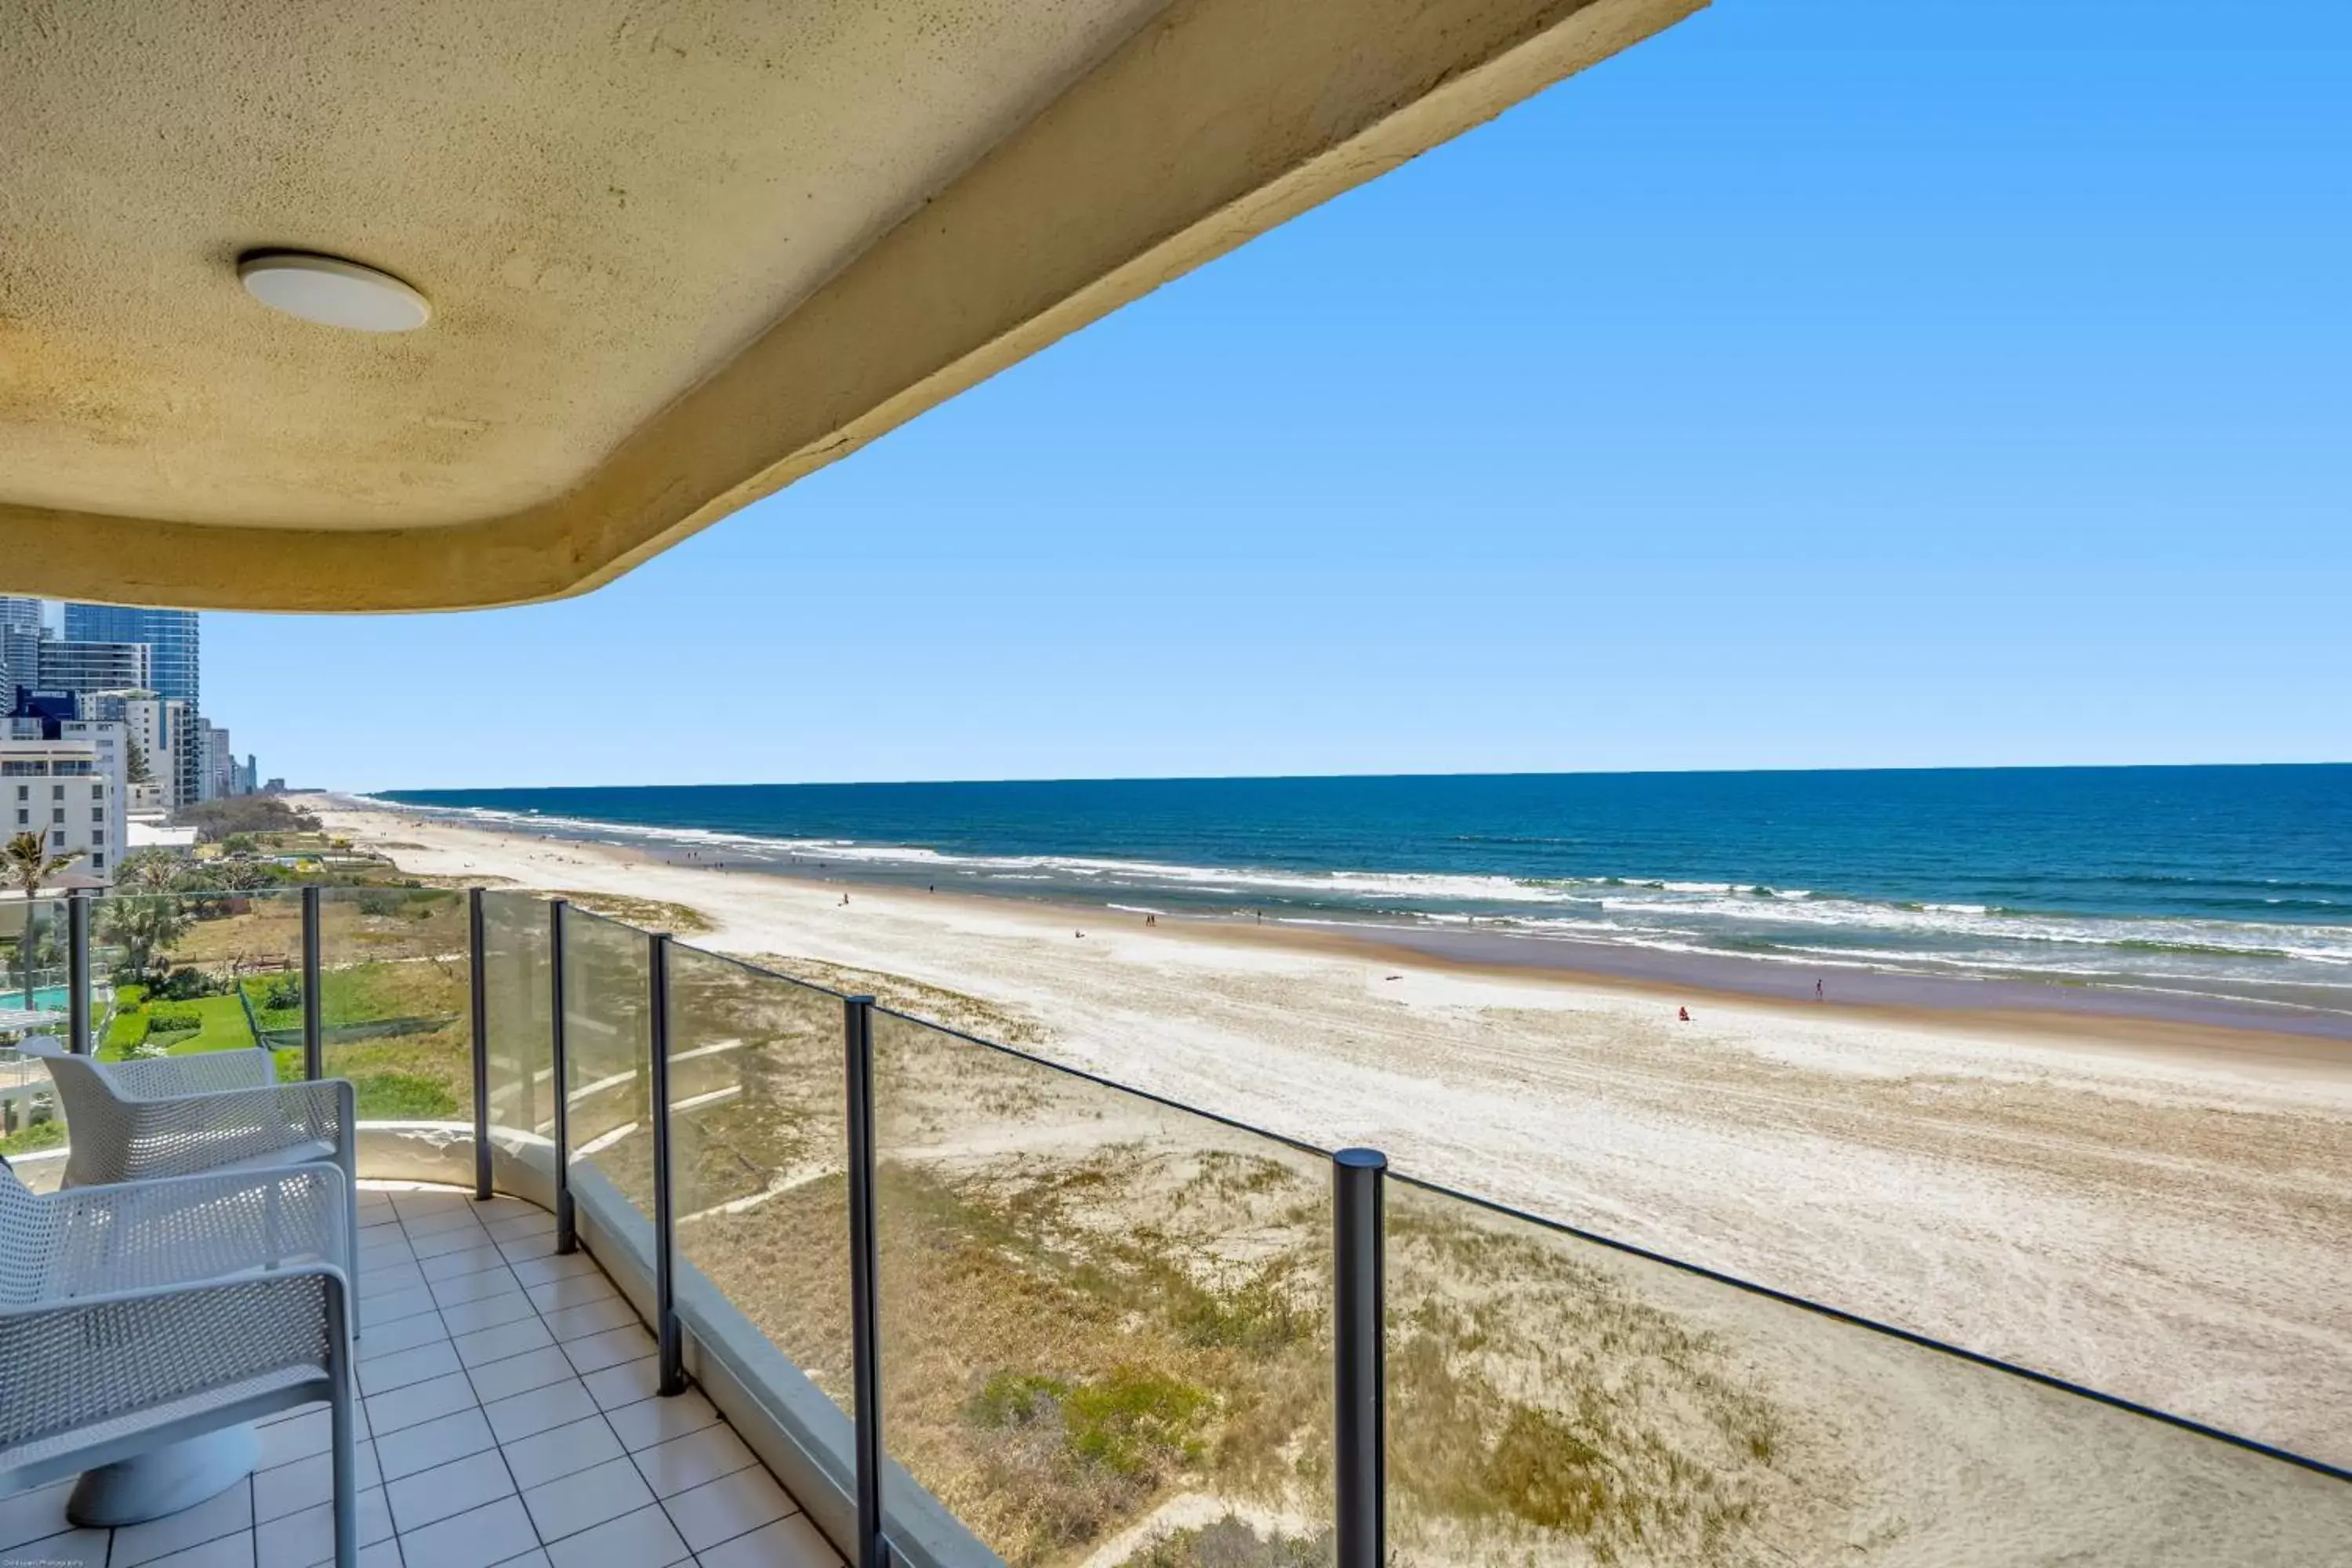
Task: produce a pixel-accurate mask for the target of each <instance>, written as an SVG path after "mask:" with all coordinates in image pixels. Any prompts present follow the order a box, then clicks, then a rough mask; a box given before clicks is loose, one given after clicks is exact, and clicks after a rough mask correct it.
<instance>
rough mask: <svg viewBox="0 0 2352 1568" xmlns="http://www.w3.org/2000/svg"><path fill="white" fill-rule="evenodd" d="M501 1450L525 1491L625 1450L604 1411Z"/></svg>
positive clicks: (615, 1455)
mask: <svg viewBox="0 0 2352 1568" xmlns="http://www.w3.org/2000/svg"><path fill="white" fill-rule="evenodd" d="M499 1451H500V1453H502V1454H503V1455H504V1456H505V1458H506V1461H507V1468H508V1470H509V1471H510V1472H512V1474H513V1476H514V1479H515V1485H517V1486H519V1487H520V1488H521V1489H523V1490H524V1491H525V1492H529V1491H530V1489H531V1488H533V1487H536V1486H544V1485H545V1484H546V1483H547V1482H549V1481H552V1480H557V1479H561V1478H562V1477H564V1476H568V1475H571V1474H572V1472H574V1471H576V1470H584V1469H587V1468H589V1467H590V1466H592V1465H601V1464H604V1463H605V1462H606V1461H608V1460H612V1459H617V1458H620V1457H621V1453H622V1449H621V1440H620V1439H619V1438H618V1437H615V1436H613V1429H612V1428H611V1427H610V1426H605V1425H604V1417H603V1416H602V1415H591V1416H589V1417H588V1418H587V1419H586V1420H584V1421H573V1422H570V1423H568V1424H566V1425H564V1426H554V1427H550V1428H549V1429H548V1430H547V1431H544V1432H535V1433H533V1434H532V1435H531V1436H528V1437H520V1438H517V1439H516V1440H515V1441H513V1442H511V1443H509V1444H507V1445H505V1446H504V1447H502V1448H501V1449H500V1450H499Z"/></svg>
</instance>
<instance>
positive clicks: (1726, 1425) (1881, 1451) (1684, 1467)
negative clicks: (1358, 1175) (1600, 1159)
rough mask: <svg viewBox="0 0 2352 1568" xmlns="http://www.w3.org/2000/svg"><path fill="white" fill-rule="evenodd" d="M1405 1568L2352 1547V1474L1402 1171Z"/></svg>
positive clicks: (2243, 1556) (2166, 1558) (1981, 1564)
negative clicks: (1484, 1201)
mask: <svg viewBox="0 0 2352 1568" xmlns="http://www.w3.org/2000/svg"><path fill="white" fill-rule="evenodd" d="M1386 1275H1387V1289H1388V1300H1387V1314H1388V1334H1389V1340H1388V1389H1389V1403H1388V1467H1387V1468H1388V1519H1389V1549H1390V1562H1391V1563H1393V1564H1394V1565H1395V1568H1488V1565H1491V1564H1495V1563H1511V1564H1515V1565H1517V1564H1525V1565H1528V1568H1550V1565H1552V1564H1559V1568H1569V1565H1571V1564H1574V1565H1577V1568H1582V1565H1584V1564H1588V1563H1617V1564H1623V1565H1625V1568H1682V1565H1685V1564H1692V1563H1743V1564H1744V1563H1757V1564H1766V1563H1855V1564H1872V1565H1877V1564H1884V1565H1886V1568H1895V1565H1897V1564H1933V1565H1936V1568H2015V1565H2016V1564H2020V1563H2081V1564H2084V1565H2086V1568H2142V1565H2145V1564H2148V1563H2198V1564H2200V1568H2272V1565H2277V1568H2288V1565H2298V1568H2300V1565H2308V1568H2318V1565H2319V1564H2322V1563H2338V1562H2342V1561H2344V1558H2343V1557H2342V1556H2341V1555H2340V1554H2341V1553H2342V1552H2343V1550H2344V1547H2345V1543H2346V1542H2352V1486H2347V1485H2346V1484H2345V1483H2343V1482H2341V1481H2338V1480H2335V1479H2330V1478H2328V1477H2326V1476H2323V1475H2319V1474H2316V1473H2315V1472H2313V1471H2310V1470H2307V1469H2305V1468H2300V1467H2297V1466H2294V1465H2292V1464H2289V1463H2286V1462H2284V1461H2282V1460H2279V1459H2276V1458H2270V1457H2268V1456H2265V1455H2263V1454H2260V1453H2255V1452H2251V1451H2249V1450H2247V1449H2244V1448H2242V1447H2237V1446H2235V1445H2232V1444H2229V1443H2224V1442H2221V1441H2220V1440H2218V1439H2215V1438H2211V1437H2208V1436H2202V1435H2200V1434H2198V1433H2195V1432H2190V1431H2186V1430H2183V1429H2182V1428H2180V1427H2178V1426H2172V1425H2170V1424H2168V1423H2165V1422H2160V1421H2157V1420H2153V1419H2150V1418H2149V1417H2147V1416H2145V1415H2137V1414H2135V1413H2132V1412H2128V1411H2126V1410H2122V1409H2118V1408H2116V1406H2113V1405H2107V1404H2105V1403H2103V1402H2100V1401H2097V1400H2094V1399H2089V1398H2085V1397H2084V1396H2081V1395H2079V1394H2071V1393H2067V1392H2065V1391H2063V1390H2061V1389H2057V1388H2053V1387H2051V1386H2050V1385H2048V1384H2042V1383H2040V1382H2037V1381H2035V1380H2032V1379H2029V1378H2025V1377H2021V1376H2018V1375H2016V1374H2014V1373H2008V1372H2004V1371H2001V1370H1999V1369H1997V1368H1993V1367H1989V1366H1986V1365H1984V1364H1982V1363H1977V1362H1973V1361H1970V1360H1969V1359H1967V1358H1965V1357H1961V1356H1957V1355H1952V1354H1949V1353H1948V1352H1942V1351H1938V1350H1936V1349H1933V1348H1930V1347H1927V1346H1924V1345H1922V1344H1919V1343H1917V1342H1913V1341H1909V1340H1906V1339H1904V1338H1902V1337H1900V1336H1897V1335H1893V1334H1887V1333H1884V1332H1880V1331H1875V1330H1873V1329H1870V1328H1867V1327H1864V1326H1861V1325H1858V1324H1855V1323H1853V1322H1852V1321H1846V1320H1842V1319H1839V1318H1835V1317H1832V1316H1828V1315H1825V1314H1822V1313H1819V1312H1815V1311H1811V1310H1807V1309H1805V1308H1802V1307H1800V1306H1796V1305H1794V1304H1791V1303H1790V1302H1787V1301H1783V1300H1777V1299H1774V1298H1771V1297H1768V1296H1763V1295H1759V1294H1757V1293H1754V1292H1751V1291H1748V1290H1746V1289H1740V1288H1739V1287H1738V1286H1735V1285H1732V1284H1729V1283H1727V1282H1725V1281H1723V1280H1720V1279H1714V1278H1711V1277H1708V1276H1706V1275H1701V1274H1696V1273H1693V1272H1690V1271H1687V1270H1685V1269H1682V1268H1676V1267H1674V1266H1673V1265H1670V1264H1666V1263H1663V1262H1659V1261H1656V1260H1654V1259H1651V1258H1643V1257H1641V1256H1638V1255H1634V1254H1629V1253H1626V1252H1623V1251H1620V1250H1618V1249H1616V1248H1614V1247H1609V1246H1606V1245H1604V1244H1601V1243H1600V1242H1597V1241H1593V1240H1590V1239H1587V1238H1584V1237H1579V1236H1576V1235H1574V1234H1572V1233H1570V1232H1567V1231H1564V1230H1561V1229H1559V1228H1557V1227H1555V1226H1548V1225H1544V1224H1541V1223H1539V1222H1537V1221H1535V1220H1532V1219H1528V1218H1525V1217H1522V1216H1518V1215H1508V1214H1504V1213H1500V1212H1498V1211H1496V1210H1494V1209H1491V1208H1488V1207H1486V1205H1480V1204H1476V1203H1474V1202H1472V1201H1470V1200H1469V1199H1466V1198H1464V1197H1461V1196H1458V1195H1456V1194H1451V1193H1448V1192H1444V1191H1442V1190H1440V1189H1437V1188H1433V1187H1427V1186H1423V1185H1420V1184H1415V1183H1412V1182H1411V1181H1406V1180H1400V1179H1395V1178H1391V1181H1390V1182H1389V1184H1388V1193H1387V1234H1386Z"/></svg>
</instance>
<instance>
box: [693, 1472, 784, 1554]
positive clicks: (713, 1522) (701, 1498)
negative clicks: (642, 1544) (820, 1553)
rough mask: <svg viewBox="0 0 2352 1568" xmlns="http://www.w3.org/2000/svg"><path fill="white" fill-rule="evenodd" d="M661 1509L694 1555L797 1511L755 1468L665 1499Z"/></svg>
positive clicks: (777, 1487)
mask: <svg viewBox="0 0 2352 1568" xmlns="http://www.w3.org/2000/svg"><path fill="white" fill-rule="evenodd" d="M662 1507H664V1508H665V1509H667V1510H669V1518H670V1522H671V1523H672V1524H675V1525H677V1532H678V1534H679V1535H681V1536H683V1537H685V1539H686V1543H687V1545H688V1546H690V1547H692V1548H693V1549H694V1550H695V1551H697V1552H700V1551H701V1550H702V1549H703V1548H705V1547H707V1546H716V1545H718V1544H719V1542H722V1541H732V1540H734V1539H735V1538H736V1537H737V1536H739V1535H741V1534H743V1533H744V1532H746V1531H753V1530H757V1529H759V1528H760V1526H761V1525H763V1524H765V1523H767V1522H768V1521H770V1520H772V1519H782V1518H783V1517H784V1515H786V1514H788V1513H796V1512H798V1511H799V1510H798V1508H797V1507H796V1506H795V1505H794V1504H793V1500H792V1499H791V1498H789V1497H787V1496H785V1495H784V1489H783V1488H782V1487H780V1486H778V1485H777V1484H776V1479H775V1478H774V1477H773V1476H771V1475H770V1474H768V1472H767V1471H765V1470H763V1469H761V1468H760V1467H759V1466H757V1465H753V1466H751V1468H748V1469H741V1470H738V1471H736V1472H735V1473H734V1474H733V1475H731V1476H721V1477H719V1479H717V1480H715V1481H706V1482H705V1483H703V1484H702V1485H701V1486H698V1487H696V1488H695V1489H693V1490H691V1491H683V1492H680V1493H678V1494H677V1496H676V1497H674V1498H668V1499H665V1500H663V1502H662Z"/></svg>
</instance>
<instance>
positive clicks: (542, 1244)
mask: <svg viewBox="0 0 2352 1568" xmlns="http://www.w3.org/2000/svg"><path fill="white" fill-rule="evenodd" d="M499 1254H500V1255H501V1256H503V1257H504V1258H506V1260H507V1261H508V1262H509V1263H526V1262H529V1261H530V1259H532V1258H552V1257H554V1256H555V1237H553V1236H551V1235H549V1236H519V1237H515V1238H514V1239H512V1240H511V1241H501V1242H499Z"/></svg>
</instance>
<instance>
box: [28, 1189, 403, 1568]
mask: <svg viewBox="0 0 2352 1568" xmlns="http://www.w3.org/2000/svg"><path fill="white" fill-rule="evenodd" d="M350 1214H351V1205H350V1202H349V1194H348V1192H347V1191H346V1188H345V1183H344V1181H343V1177H342V1173H341V1172H339V1171H337V1170H336V1169H335V1168H334V1167H333V1166H331V1165H316V1164H313V1165H300V1166H295V1167H292V1168H290V1169H287V1170H282V1171H258V1172H241V1173H226V1174H220V1173H216V1174H211V1175H202V1176H179V1177H172V1178H168V1179H165V1180H161V1181H152V1182H133V1183H130V1184H124V1185H121V1186H105V1187H78V1188H73V1189H69V1190H68V1191H64V1192H59V1193H54V1194H48V1195H47V1196H38V1197H37V1196H35V1195H34V1194H32V1193H30V1192H27V1191H26V1188H25V1185H24V1184H23V1183H21V1182H19V1181H18V1180H17V1179H16V1175H15V1173H13V1172H9V1171H7V1170H6V1169H5V1165H0V1497H5V1496H9V1495H13V1494H14V1493H16V1492H18V1491H21V1490H24V1489H27V1488H30V1487H36V1486H40V1485H43V1484H45V1483H47V1482H49V1481H53V1480H56V1479H59V1478H60V1477H64V1476H68V1475H72V1474H74V1473H75V1472H77V1471H94V1470H96V1471H102V1470H103V1468H104V1467H108V1466H113V1465H118V1464H120V1463H121V1462H122V1461H126V1460H135V1459H136V1458H139V1457H140V1456H142V1455H152V1454H153V1453H154V1452H155V1451H156V1450H158V1449H161V1448H163V1447H165V1446H167V1445H172V1444H187V1443H189V1442H191V1440H194V1439H200V1438H203V1437H204V1436H206V1435H207V1434H212V1433H215V1432H217V1431H219V1430H220V1429H221V1428H223V1427H227V1426H236V1425H239V1424H242V1423H245V1422H249V1421H253V1420H255V1419H257V1418H258V1417H260V1416H263V1415H270V1414H272V1413H274V1412H277V1411H280V1410H287V1409H292V1408H295V1407H298V1406H300V1405H309V1404H312V1403H314V1402H316V1401H319V1400H325V1401H327V1402H328V1403H329V1405H331V1408H332V1412H333V1414H332V1415H331V1428H332V1447H331V1454H332V1456H333V1466H334V1490H335V1499H334V1517H335V1563H336V1565H337V1568H357V1564H358V1563H359V1527H358V1519H359V1514H358V1507H359V1468H358V1454H357V1431H356V1415H355V1413H354V1410H353V1405H352V1399H353V1392H352V1352H351V1343H352V1342H351V1304H352V1283H351V1278H350V1276H349V1275H347V1274H346V1273H345V1272H344V1271H343V1268H341V1261H340V1260H341V1259H342V1258H346V1257H348V1256H349V1255H350V1248H351V1237H350V1236H349V1234H348V1232H347V1230H346V1228H345V1227H346V1226H347V1224H348V1221H349V1216H350ZM247 1468H249V1461H248V1465H247ZM238 1473H241V1472H238ZM90 1484H91V1482H90V1481H89V1480H88V1479H86V1480H85V1482H84V1486H85V1487H88V1486H89V1485H90ZM79 1496H80V1494H79V1492H78V1493H77V1500H79Z"/></svg>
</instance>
